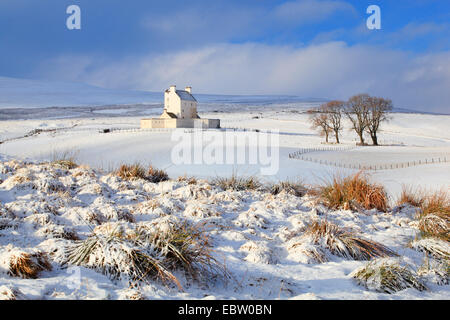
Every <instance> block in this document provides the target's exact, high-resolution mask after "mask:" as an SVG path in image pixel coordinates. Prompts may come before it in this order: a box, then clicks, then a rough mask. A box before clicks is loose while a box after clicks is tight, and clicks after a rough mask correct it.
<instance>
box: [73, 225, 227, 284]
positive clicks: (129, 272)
mask: <svg viewBox="0 0 450 320" xmlns="http://www.w3.org/2000/svg"><path fill="white" fill-rule="evenodd" d="M211 253H212V249H211V245H210V243H209V238H208V236H207V235H206V233H205V231H204V230H203V229H202V228H200V227H199V226H194V225H191V224H189V223H187V222H184V223H176V224H171V225H170V226H166V227H165V228H164V230H159V229H157V230H150V229H148V228H145V227H142V226H141V227H140V228H138V229H137V230H136V231H135V233H134V234H132V235H130V234H127V235H125V234H123V232H119V231H117V230H113V231H111V232H110V233H109V234H108V235H101V234H100V235H96V234H94V235H93V236H91V237H89V238H88V239H87V240H85V241H81V242H78V243H77V244H76V245H75V246H74V247H73V248H71V249H70V250H69V256H68V262H69V263H71V264H74V265H79V266H85V267H87V268H92V269H96V270H99V271H101V272H102V273H104V274H106V275H108V276H110V277H111V278H113V279H123V278H126V279H128V280H130V281H132V282H135V281H145V280H147V279H157V280H160V281H162V282H163V283H172V284H175V285H176V286H177V287H178V288H179V289H180V290H181V289H182V288H181V284H180V282H179V280H178V279H177V277H176V276H175V275H174V274H173V271H175V270H179V269H180V270H184V271H185V272H186V274H188V275H190V276H192V277H193V278H194V279H199V278H201V277H204V278H205V279H210V278H209V277H210V275H211V273H213V272H214V273H217V272H219V271H222V272H223V274H226V272H225V271H224V270H225V269H224V267H223V266H221V265H220V264H219V263H218V262H217V261H216V260H215V259H214V258H213V257H212V255H211Z"/></svg>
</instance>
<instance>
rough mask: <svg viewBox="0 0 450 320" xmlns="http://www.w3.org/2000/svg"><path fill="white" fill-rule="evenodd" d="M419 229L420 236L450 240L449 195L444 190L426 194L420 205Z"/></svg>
mask: <svg viewBox="0 0 450 320" xmlns="http://www.w3.org/2000/svg"><path fill="white" fill-rule="evenodd" d="M418 219H419V230H420V231H421V235H422V237H436V238H440V239H443V240H445V241H447V242H449V241H450V234H449V230H450V196H449V193H448V192H446V191H445V190H441V191H438V192H434V193H430V194H426V195H425V196H424V197H423V201H422V203H421V206H420V214H419V216H418Z"/></svg>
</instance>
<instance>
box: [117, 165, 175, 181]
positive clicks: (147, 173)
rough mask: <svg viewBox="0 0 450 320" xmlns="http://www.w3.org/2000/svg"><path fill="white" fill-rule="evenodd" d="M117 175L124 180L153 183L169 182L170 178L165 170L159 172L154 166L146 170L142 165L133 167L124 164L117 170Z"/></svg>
mask: <svg viewBox="0 0 450 320" xmlns="http://www.w3.org/2000/svg"><path fill="white" fill-rule="evenodd" d="M116 175H117V176H118V177H120V178H122V179H124V180H137V179H143V180H147V181H150V182H153V183H158V182H162V181H166V180H169V176H168V174H167V173H166V172H165V171H164V170H159V169H156V168H154V167H152V166H150V167H149V169H148V170H145V167H144V166H143V165H141V164H140V163H135V164H132V165H128V164H122V165H121V166H120V167H119V169H118V170H116Z"/></svg>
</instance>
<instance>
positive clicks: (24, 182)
mask: <svg viewBox="0 0 450 320" xmlns="http://www.w3.org/2000/svg"><path fill="white" fill-rule="evenodd" d="M0 172H1V174H2V179H3V182H2V183H1V184H0V219H1V220H0V226H1V227H0V247H1V248H2V252H1V253H0V256H1V261H2V264H1V265H2V270H3V272H2V273H1V275H0V287H1V288H2V290H0V291H4V294H1V295H3V298H11V299H13V298H14V297H16V298H17V299H29V298H33V299H36V298H37V299H54V298H64V299H88V298H109V299H145V298H151V299H168V298H185V299H199V298H203V297H208V298H222V299H231V298H239V299H273V298H281V299H288V298H302V297H303V298H305V297H306V295H308V297H310V298H311V297H313V298H328V299H343V298H346V299H357V298H361V297H363V296H364V297H365V298H372V299H385V298H388V296H390V295H392V297H393V298H396V299H404V298H417V299H424V298H448V292H449V287H448V285H445V284H444V283H445V281H444V280H443V279H444V278H445V277H444V276H445V273H444V272H443V270H445V266H444V267H443V264H442V263H443V262H445V261H447V258H445V257H444V258H442V256H439V257H438V256H437V255H435V256H431V249H430V248H431V247H430V246H426V245H425V244H423V243H422V242H418V243H417V244H414V245H411V242H412V241H414V240H415V239H416V238H417V235H418V234H419V233H420V230H419V228H418V223H417V220H416V212H417V211H418V210H419V209H418V208H412V207H410V206H405V207H397V208H396V210H395V212H391V211H389V210H388V211H387V212H382V211H378V210H377V209H376V208H374V209H370V210H366V209H364V208H362V209H360V211H351V210H344V209H337V210H334V209H328V208H327V207H325V206H323V205H321V204H318V203H317V201H316V199H315V197H314V196H313V195H309V194H307V193H304V192H303V189H301V191H302V192H300V193H297V192H294V191H295V190H297V189H295V190H294V191H293V190H292V189H291V187H292V186H291V185H289V184H288V183H285V184H282V185H283V186H284V187H285V190H284V191H283V190H279V189H277V192H273V188H272V187H273V185H272V184H270V183H269V184H265V183H261V188H259V189H252V188H250V189H243V190H233V189H227V190H223V189H222V188H220V187H217V186H215V185H214V184H212V183H211V182H209V181H208V180H204V179H191V178H188V177H180V178H179V179H174V180H167V181H162V182H159V183H153V182H151V181H148V180H146V179H132V180H127V179H122V178H120V177H118V176H117V175H116V174H115V173H114V172H111V173H103V172H101V171H98V170H95V169H91V168H89V167H87V166H78V167H76V168H72V169H67V168H63V167H60V166H57V165H54V164H51V163H26V162H21V161H16V160H7V161H3V162H0ZM44 182H45V183H44ZM50 186H58V187H57V188H55V187H50ZM294 186H295V188H300V187H299V185H294ZM299 190H300V189H299ZM430 239H431V238H427V239H424V240H427V241H430ZM420 241H422V240H420ZM440 241H441V242H440V244H441V246H440V247H439V248H441V249H442V243H446V242H442V241H443V240H440ZM447 245H448V244H447ZM425 248H427V249H425ZM433 248H435V247H433ZM427 250H428V251H427ZM11 252H13V253H17V254H15V255H14V257H19V258H20V257H22V258H26V259H22V260H20V259H17V258H14V259H13V258H12V255H11ZM394 252H395V253H396V254H398V255H399V256H400V257H401V259H405V260H407V261H408V263H409V264H410V265H411V266H414V269H419V268H421V269H420V270H421V273H420V274H419V273H417V274H416V273H415V272H413V271H410V272H411V274H412V275H413V276H414V277H413V278H411V274H409V273H405V272H404V271H403V269H401V270H400V269H396V268H394V269H393V270H394V271H392V268H390V267H389V268H388V269H389V270H388V271H386V272H382V275H385V274H387V275H389V276H388V279H389V281H391V282H392V283H393V285H391V284H388V285H386V287H387V288H388V289H387V290H384V289H383V290H379V291H380V292H378V291H372V290H369V291H367V289H366V287H364V285H363V286H358V285H357V284H356V283H355V282H354V281H353V280H352V275H351V272H352V271H354V270H356V269H358V268H362V267H364V266H365V262H364V260H372V261H378V260H377V259H378V258H380V257H387V256H393V255H394ZM433 252H436V250H435V251H433ZM427 256H428V259H433V261H441V264H439V265H436V263H435V262H430V266H431V267H429V268H428V269H425V267H422V265H423V260H424V259H425V257H427ZM44 257H46V258H45V259H46V260H44ZM27 258H29V259H27ZM38 258H39V259H38ZM374 259H375V260H374ZM396 259H397V258H396ZM11 261H13V264H11ZM389 261H390V260H389ZM11 266H14V267H13V268H12V269H11ZM29 268H31V269H30V270H29ZM10 269H11V270H16V271H14V272H10ZM26 270H28V271H30V272H28V271H26ZM399 270H400V271H399ZM408 270H409V269H408ZM411 270H412V269H411ZM27 272H28V273H27ZM369 273H370V272H369ZM27 274H28V275H29V276H27V277H29V278H32V277H37V279H36V280H29V279H22V277H23V276H24V275H27ZM365 274H366V275H364V276H361V279H366V280H364V281H365V282H367V283H378V282H380V283H384V282H383V280H382V279H378V278H377V277H380V275H378V274H377V273H370V275H368V273H367V272H365ZM17 275H19V276H17ZM31 275H32V276H31ZM374 277H375V278H374ZM439 277H440V278H439ZM391 278H392V279H391ZM377 279H378V280H377ZM412 279H413V280H412ZM417 279H419V280H420V281H421V282H418V281H419V280H417ZM439 279H440V280H439ZM29 281H35V282H32V283H31V282H29ZM361 281H363V280H361ZM377 281H378V282H377ZM415 281H417V283H423V284H424V285H425V286H426V287H427V288H428V289H429V290H427V291H420V290H422V289H423V288H422V287H421V286H419V285H417V283H416V282H415ZM365 282H364V283H365ZM364 283H363V282H361V284H364ZM437 284H440V285H437ZM410 285H411V286H410ZM367 287H369V288H370V289H372V288H375V287H373V286H371V285H367ZM409 287H412V288H413V289H411V290H402V289H405V288H409ZM414 288H415V289H414ZM394 289H395V290H394ZM417 289H419V290H417ZM394 291H395V293H394Z"/></svg>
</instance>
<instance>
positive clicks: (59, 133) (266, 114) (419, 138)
mask: <svg viewBox="0 0 450 320" xmlns="http://www.w3.org/2000/svg"><path fill="white" fill-rule="evenodd" d="M304 107H305V105H304V104H301V108H300V109H299V110H300V112H294V111H293V110H288V111H284V110H283V111H281V110H280V111H277V109H275V110H273V109H274V108H276V106H273V108H272V109H269V110H267V108H261V107H256V108H255V109H256V110H255V111H250V112H249V111H245V112H212V113H201V114H200V115H201V117H205V118H207V117H209V118H219V119H221V123H222V127H223V128H237V129H238V130H242V129H252V130H256V129H257V130H261V131H264V130H272V129H273V130H279V132H280V134H279V136H278V137H279V145H280V148H279V155H280V156H279V170H278V172H277V174H275V175H273V176H263V177H262V179H263V180H286V179H288V180H296V179H301V180H302V181H304V182H305V183H308V184H316V183H318V182H320V181H321V180H323V179H324V178H327V177H329V176H331V175H333V174H335V173H342V174H346V173H352V172H354V171H355V170H350V169H344V168H342V165H346V166H347V168H348V166H349V165H361V166H372V165H383V166H384V165H386V166H388V167H389V166H391V165H392V166H393V167H394V168H395V169H390V167H389V169H388V170H377V171H370V174H371V175H372V176H373V179H374V180H376V181H379V182H381V183H383V184H385V186H386V187H387V188H388V190H389V191H390V192H391V193H392V195H396V194H398V193H399V192H400V190H401V187H402V185H403V184H416V185H420V186H422V187H424V188H428V189H440V188H448V181H450V170H448V169H449V168H450V163H449V162H446V163H437V164H436V163H434V164H429V163H427V164H422V165H419V166H412V167H408V168H407V167H406V164H407V163H408V162H410V163H413V162H414V161H416V162H419V161H421V163H422V162H423V163H425V162H426V161H427V162H431V161H432V160H431V159H439V158H440V159H441V161H444V159H445V160H447V161H448V160H450V134H449V131H448V123H449V121H450V116H445V115H425V114H406V113H396V114H393V116H392V117H393V118H392V121H391V122H390V123H388V124H386V125H385V126H384V127H383V131H382V132H381V133H380V142H381V144H382V146H379V147H358V148H355V141H356V140H355V135H354V134H353V132H351V131H349V130H345V131H344V132H343V138H342V141H341V142H342V143H341V146H342V147H345V148H346V149H348V150H344V151H328V152H312V153H308V154H307V155H305V156H307V157H309V158H312V159H315V160H317V161H323V162H325V161H327V162H332V163H337V164H340V165H341V167H334V166H330V165H324V164H319V163H314V162H310V161H302V160H297V159H289V154H290V153H293V152H296V151H298V150H301V149H304V148H335V147H336V146H334V145H324V144H323V138H321V137H319V136H318V135H317V134H316V133H315V132H314V131H313V130H311V129H310V123H309V118H308V115H306V114H304V113H301V111H302V110H304V109H303V108H304ZM139 120H140V117H126V116H124V117H112V118H111V117H100V118H98V117H94V118H70V119H58V120H49V119H47V120H26V121H23V120H10V121H2V122H1V126H0V140H2V141H5V142H4V143H3V144H0V153H3V154H6V155H9V156H13V157H16V158H30V159H38V160H45V159H47V160H48V159H50V158H51V156H52V154H54V153H55V152H56V151H64V150H70V151H73V152H74V153H77V158H78V161H79V162H80V163H85V164H89V165H91V166H93V167H96V168H102V169H104V170H108V169H112V168H115V167H117V166H118V165H119V164H121V163H123V162H135V161H140V162H143V163H152V164H153V165H154V166H157V167H160V168H162V169H165V170H167V172H168V173H169V175H170V176H172V177H178V176H181V175H185V174H188V175H194V176H198V177H203V178H206V177H211V176H218V175H221V176H223V175H230V174H231V173H232V172H233V171H237V172H238V173H239V174H242V175H259V174H260V167H259V166H258V165H252V164H234V165H214V164H213V165H202V164H181V165H173V164H172V159H171V150H172V149H173V147H174V146H175V145H176V144H177V141H172V140H171V137H172V134H173V132H172V131H170V130H162V131H161V130H156V131H140V130H134V129H138V128H139ZM347 127H348V124H347ZM105 128H121V129H130V130H129V131H126V130H122V131H117V132H112V133H108V134H104V133H101V132H100V131H101V129H105ZM36 129H39V130H44V132H41V133H40V134H36V135H30V136H28V137H25V138H23V137H24V136H26V135H27V134H28V133H29V132H31V131H33V130H36ZM45 130H47V132H46V131H45ZM186 134H189V133H186ZM221 134H222V135H225V132H224V131H221ZM261 134H262V135H263V134H264V133H261ZM207 144H208V142H207V141H204V143H203V146H206V145H207ZM433 161H434V160H433ZM247 163H248V162H247ZM401 164H404V165H405V168H401V167H400V168H399V169H396V165H401Z"/></svg>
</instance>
